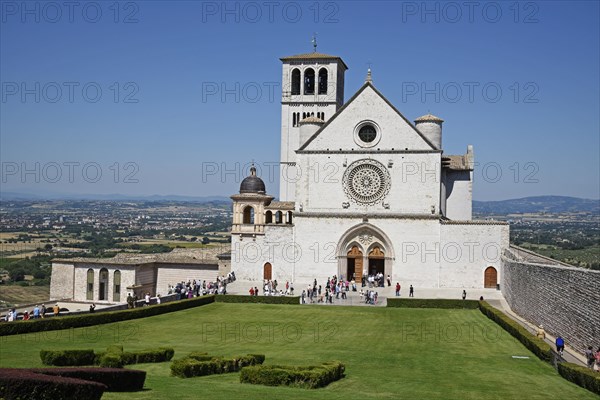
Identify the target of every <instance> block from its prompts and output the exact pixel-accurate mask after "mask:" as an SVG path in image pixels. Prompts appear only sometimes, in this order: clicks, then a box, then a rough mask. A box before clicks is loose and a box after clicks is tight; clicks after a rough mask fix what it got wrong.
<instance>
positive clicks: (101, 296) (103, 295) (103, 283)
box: [98, 268, 108, 300]
mask: <svg viewBox="0 0 600 400" xmlns="http://www.w3.org/2000/svg"><path fill="white" fill-rule="evenodd" d="M98 287H99V288H100V290H99V292H98V300H108V270H107V269H106V268H102V269H101V270H100V285H99V286H98Z"/></svg>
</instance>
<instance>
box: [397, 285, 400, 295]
mask: <svg viewBox="0 0 600 400" xmlns="http://www.w3.org/2000/svg"><path fill="white" fill-rule="evenodd" d="M396 296H400V282H396Z"/></svg>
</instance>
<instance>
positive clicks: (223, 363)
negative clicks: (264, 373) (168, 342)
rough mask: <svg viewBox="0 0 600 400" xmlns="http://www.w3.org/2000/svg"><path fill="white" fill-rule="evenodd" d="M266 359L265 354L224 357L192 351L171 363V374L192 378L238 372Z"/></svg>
mask: <svg viewBox="0 0 600 400" xmlns="http://www.w3.org/2000/svg"><path fill="white" fill-rule="evenodd" d="M207 358H208V359H207ZM264 361H265V356H264V355H263V354H248V355H245V356H239V357H233V358H223V357H211V356H209V355H207V354H203V353H191V354H190V355H189V356H187V357H185V358H181V359H179V360H175V361H173V362H172V363H171V375H173V376H178V377H180V378H191V377H194V376H205V375H214V374H225V373H228V372H237V371H239V370H240V369H241V368H243V367H247V366H251V365H257V364H262V363H263V362H264Z"/></svg>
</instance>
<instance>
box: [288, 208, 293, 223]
mask: <svg viewBox="0 0 600 400" xmlns="http://www.w3.org/2000/svg"><path fill="white" fill-rule="evenodd" d="M287 223H288V224H291V223H292V212H291V211H288V213H287Z"/></svg>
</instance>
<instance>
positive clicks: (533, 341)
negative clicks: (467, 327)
mask: <svg viewBox="0 0 600 400" xmlns="http://www.w3.org/2000/svg"><path fill="white" fill-rule="evenodd" d="M479 309H480V310H481V312H482V313H483V314H484V315H486V316H487V317H488V318H489V319H491V320H492V321H494V322H495V323H497V324H498V325H500V326H501V327H502V328H503V329H504V330H505V331H507V332H508V333H510V334H511V335H512V336H514V337H515V338H516V339H517V340H518V341H519V342H521V343H522V344H523V345H524V346H525V347H527V348H528V349H529V350H531V352H533V354H535V355H536V356H537V357H539V358H540V359H541V360H543V361H546V362H552V359H553V356H552V348H551V347H550V345H549V344H547V343H546V342H544V341H543V340H542V339H539V338H537V337H535V336H533V335H532V334H531V333H530V332H529V331H528V330H527V329H525V328H524V327H523V326H521V324H519V323H518V322H516V321H515V320H513V319H511V318H510V317H509V316H508V315H506V314H504V313H503V312H502V311H500V310H498V309H495V308H494V307H492V306H490V305H489V304H488V303H487V302H485V301H480V302H479Z"/></svg>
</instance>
